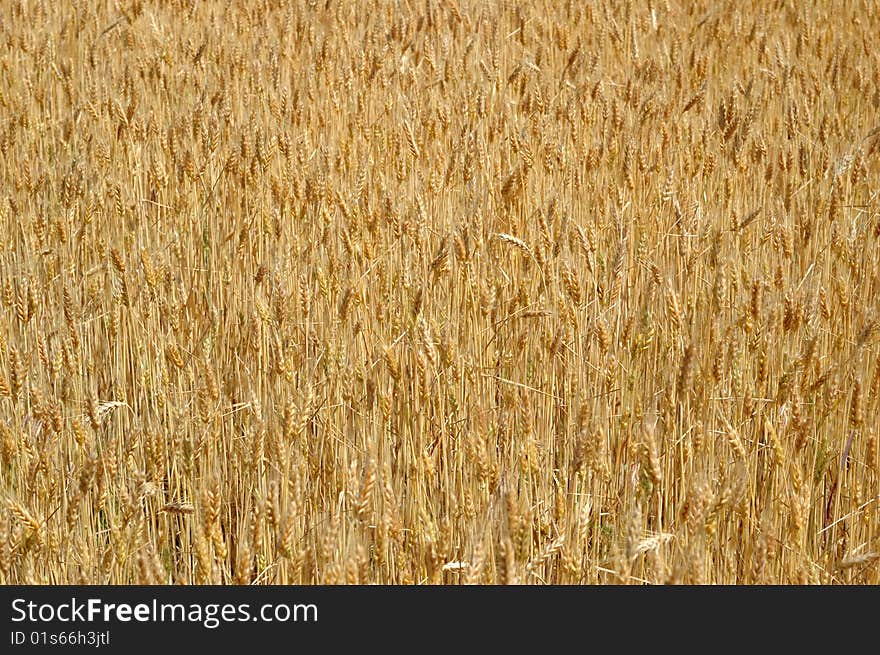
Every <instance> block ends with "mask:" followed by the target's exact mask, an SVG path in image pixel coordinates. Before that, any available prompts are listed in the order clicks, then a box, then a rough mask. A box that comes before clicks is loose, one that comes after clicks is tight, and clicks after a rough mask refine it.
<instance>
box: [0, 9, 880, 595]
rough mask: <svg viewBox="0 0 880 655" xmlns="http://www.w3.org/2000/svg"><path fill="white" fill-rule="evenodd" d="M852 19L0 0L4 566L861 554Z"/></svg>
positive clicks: (878, 211)
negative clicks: (0, 43) (0, 1)
mask: <svg viewBox="0 0 880 655" xmlns="http://www.w3.org/2000/svg"><path fill="white" fill-rule="evenodd" d="M878 33H880V8H878V6H877V4H876V3H874V2H873V1H871V0H864V1H860V2H856V1H845V2H834V1H832V0H827V1H819V0H816V1H811V2H806V1H805V2H801V1H797V0H781V1H775V2H763V1H758V0H748V1H746V2H733V1H730V2H709V1H708V0H706V1H701V2H693V1H686V0H653V1H644V2H635V1H630V2H615V1H612V0H586V1H584V2H576V1H570V2H563V1H549V0H541V1H538V2H523V3H514V2H496V1H489V0H484V1H477V0H473V1H471V0H442V1H438V0H427V1H425V0H418V1H417V0H400V1H398V2H392V1H385V0H382V1H379V0H371V1H369V2H368V1H367V0H363V1H357V2H355V1H352V2H337V1H327V2H324V1H321V2H314V1H293V2H280V1H273V0H265V1H262V2H245V1H244V0H234V1H232V2H219V1H216V2H215V1H211V2H194V1H182V0H176V1H163V2H158V1H157V2H148V1H140V0H137V1H135V2H131V1H124V2H122V1H120V2H109V1H97V0H95V1H85V0H83V1H78V2H73V1H72V2H58V3H53V2H41V1H38V0H9V1H8V2H3V3H0V42H2V44H3V46H2V49H0V153H2V158H0V295H2V299H0V300H2V302H0V583H3V584H14V583H29V584H34V583H37V584H56V583H91V584H122V583H140V584H168V583H174V584H190V583H219V584H263V583H273V584H288V583H292V584H313V583H321V584H368V583H386V584H473V583H477V584H494V583H501V584H511V583H513V584H608V583H613V584H657V583H686V584H702V583H725V584H732V583H735V584H764V583H781V584H864V583H878V582H880V527H878V519H880V496H878V493H880V470H878V465H880V460H878V429H880V420H878V419H880V266H878V256H877V255H878V252H880V251H878V245H880V201H878V194H880V185H878V182H880V50H878V49H877V47H876V44H877V34H878Z"/></svg>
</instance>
